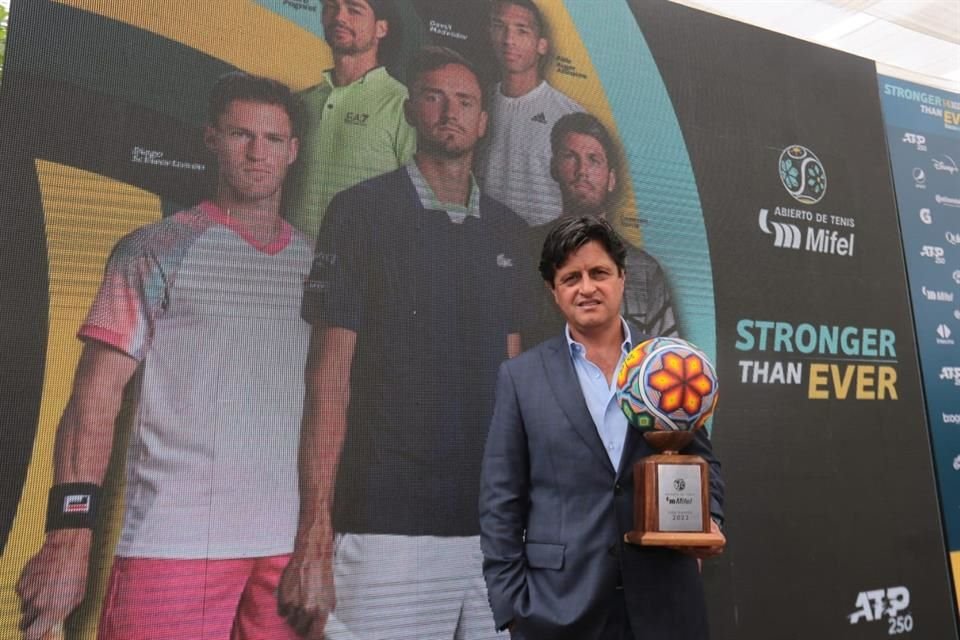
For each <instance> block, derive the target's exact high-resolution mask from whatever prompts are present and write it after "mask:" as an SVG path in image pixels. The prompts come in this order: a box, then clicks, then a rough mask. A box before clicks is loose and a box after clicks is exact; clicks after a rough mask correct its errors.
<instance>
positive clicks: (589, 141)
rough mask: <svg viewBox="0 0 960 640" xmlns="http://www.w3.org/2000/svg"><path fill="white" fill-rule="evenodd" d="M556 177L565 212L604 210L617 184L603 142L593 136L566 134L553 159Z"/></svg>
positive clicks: (596, 211)
mask: <svg viewBox="0 0 960 640" xmlns="http://www.w3.org/2000/svg"><path fill="white" fill-rule="evenodd" d="M551 163H552V165H551V169H552V173H553V178H554V180H556V181H557V183H558V184H559V185H560V192H561V194H562V195H563V204H564V207H565V208H567V209H569V210H568V211H566V212H565V213H568V214H572V213H576V214H593V215H600V214H602V213H604V209H605V206H606V203H607V196H608V195H609V194H610V193H612V192H613V190H614V189H615V188H616V186H617V176H616V174H615V173H614V172H613V170H611V169H610V164H609V162H608V160H607V154H606V152H605V151H604V149H603V145H601V144H600V142H599V141H598V140H597V139H596V138H594V137H593V136H588V135H584V134H582V133H567V134H565V135H564V136H563V139H562V140H561V141H560V145H559V146H558V148H557V152H556V154H555V155H554V156H553V158H552V160H551Z"/></svg>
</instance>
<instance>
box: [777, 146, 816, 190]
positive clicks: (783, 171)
mask: <svg viewBox="0 0 960 640" xmlns="http://www.w3.org/2000/svg"><path fill="white" fill-rule="evenodd" d="M780 182H782V183H783V188H784V189H786V190H787V193H789V194H790V195H791V196H793V197H794V199H795V200H798V201H800V202H802V203H803V204H816V203H818V202H820V200H821V199H823V194H825V193H826V192H827V172H826V171H824V169H823V163H821V162H820V159H819V158H818V157H817V156H816V155H814V153H813V151H810V149H807V148H806V147H801V146H800V145H798V144H795V145H792V146H789V147H787V148H786V149H784V150H783V152H782V153H781V154H780Z"/></svg>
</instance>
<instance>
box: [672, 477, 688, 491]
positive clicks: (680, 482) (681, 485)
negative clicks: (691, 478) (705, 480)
mask: <svg viewBox="0 0 960 640" xmlns="http://www.w3.org/2000/svg"><path fill="white" fill-rule="evenodd" d="M673 488H674V489H676V490H677V491H683V490H684V489H686V488H687V483H686V482H685V481H684V479H683V478H677V479H676V480H674V481H673Z"/></svg>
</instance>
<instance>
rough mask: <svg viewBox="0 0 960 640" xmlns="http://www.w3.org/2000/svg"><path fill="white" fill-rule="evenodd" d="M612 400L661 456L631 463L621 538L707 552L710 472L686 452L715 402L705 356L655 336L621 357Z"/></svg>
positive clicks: (713, 539)
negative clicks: (629, 522)
mask: <svg viewBox="0 0 960 640" xmlns="http://www.w3.org/2000/svg"><path fill="white" fill-rule="evenodd" d="M617 400H618V402H619V404H620V408H621V409H622V410H623V412H624V414H626V416H627V420H628V421H629V422H630V424H631V425H632V426H633V427H636V428H637V429H639V430H641V431H642V432H643V437H644V439H645V440H646V441H647V442H648V443H649V444H650V446H652V447H653V448H654V449H656V450H657V451H659V452H660V453H659V454H657V455H652V456H647V457H646V458H644V459H643V460H641V461H639V462H637V463H636V464H634V466H633V482H634V497H633V523H634V530H633V531H631V532H629V533H627V534H626V535H625V536H624V539H625V540H626V541H627V542H629V543H632V544H639V545H645V546H680V547H712V546H719V545H722V544H723V543H724V540H725V539H724V537H723V535H722V534H719V533H714V532H712V531H711V530H710V468H709V465H708V464H707V462H706V461H705V460H704V459H703V458H701V457H700V456H695V455H684V454H683V453H682V450H683V449H684V448H685V447H686V446H687V445H689V444H690V442H692V441H693V437H694V432H695V431H696V430H697V429H700V428H702V427H703V425H704V423H706V421H707V419H708V418H709V417H710V415H711V414H712V413H713V410H714V408H715V407H716V404H717V374H716V371H715V370H714V368H713V365H712V364H711V363H710V361H709V360H708V359H707V356H706V355H705V354H704V353H703V352H702V351H700V350H699V349H698V348H697V347H695V346H694V345H692V344H690V343H689V342H687V341H685V340H680V339H679V338H654V339H652V340H647V341H646V342H643V343H641V344H640V345H638V346H637V347H636V348H634V349H633V350H632V351H631V352H630V353H629V354H628V355H627V357H626V359H625V360H624V362H623V365H622V366H621V367H620V371H619V372H618V373H617Z"/></svg>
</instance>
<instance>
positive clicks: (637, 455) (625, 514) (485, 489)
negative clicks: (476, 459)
mask: <svg viewBox="0 0 960 640" xmlns="http://www.w3.org/2000/svg"><path fill="white" fill-rule="evenodd" d="M625 256H626V249H625V247H624V245H623V242H622V241H621V240H620V239H619V237H618V236H617V234H616V233H615V232H614V231H613V229H612V227H611V226H610V224H609V223H608V222H607V221H606V220H604V219H602V218H597V217H593V216H578V217H569V218H563V219H561V221H560V222H558V223H557V225H556V226H555V227H554V229H553V230H552V231H551V232H550V234H548V236H547V238H546V240H545V242H544V247H543V252H542V255H541V260H540V273H541V275H542V276H543V279H544V281H545V282H546V283H547V285H548V286H549V287H550V289H551V291H552V293H553V297H554V300H555V301H556V304H557V306H558V307H559V308H560V311H561V312H562V313H563V316H564V317H565V318H566V321H567V326H566V330H565V332H564V335H560V336H557V337H555V338H553V339H551V340H548V341H547V342H544V343H543V344H541V345H540V346H538V347H536V348H535V349H532V350H530V351H527V352H526V353H524V354H523V355H521V356H519V357H517V358H515V359H513V360H510V361H507V362H505V363H504V364H503V365H501V367H500V371H499V374H498V380H497V388H496V406H495V408H494V413H493V419H492V421H491V425H490V432H489V434H488V436H487V443H486V450H485V452H484V458H483V466H482V473H481V487H480V530H481V546H482V550H483V555H484V577H485V578H486V581H487V588H488V592H489V597H490V604H491V606H492V608H493V613H494V618H495V621H496V624H497V627H498V628H500V629H505V628H506V629H510V632H511V636H512V637H513V638H515V639H516V638H528V639H530V638H535V639H539V638H550V639H551V640H561V639H564V638H570V639H571V640H573V639H577V640H587V639H602V640H608V639H610V640H614V639H615V640H634V639H639V638H643V639H644V640H661V639H662V640H668V639H669V640H678V639H686V638H689V639H690V640H694V639H696V640H701V639H703V638H706V637H707V635H708V629H707V616H706V605H705V601H704V594H703V588H702V584H701V581H700V574H699V569H698V563H697V559H698V558H706V557H710V556H713V555H716V554H718V553H720V552H721V551H722V547H709V548H694V549H688V550H686V553H681V552H680V550H679V549H668V548H649V547H638V546H632V545H629V544H627V543H625V542H624V541H623V536H624V533H626V532H627V531H630V530H631V529H632V528H633V494H634V492H633V465H634V463H635V462H637V461H638V460H640V459H641V458H643V457H644V456H647V455H651V454H653V453H655V451H654V450H653V449H651V447H650V446H649V445H648V444H647V443H646V441H645V440H644V439H643V438H642V437H640V434H639V432H638V431H636V430H634V429H628V427H627V421H626V418H625V416H624V415H623V413H622V412H621V411H620V409H619V407H618V406H617V403H616V397H615V390H616V386H615V384H614V383H613V380H614V372H615V371H616V370H617V368H618V366H619V365H620V363H622V361H623V358H624V357H625V356H626V354H627V353H628V352H629V351H630V349H631V348H632V347H633V345H635V344H638V343H639V342H641V341H642V340H644V339H645V337H646V336H644V335H642V334H640V333H639V331H637V329H636V328H632V327H630V326H629V325H628V324H627V323H626V322H625V321H624V320H623V319H622V317H621V316H620V309H621V302H622V298H623V291H624V278H625V271H624V265H625V262H626V259H625ZM685 452H689V453H691V454H696V455H700V456H702V457H703V458H704V459H706V460H707V461H708V462H709V464H710V467H711V471H710V512H711V516H712V521H711V527H712V529H713V530H714V531H719V530H720V525H721V524H722V523H723V481H722V480H721V478H720V474H719V470H720V465H719V463H718V462H717V460H716V458H715V457H714V455H713V452H712V449H711V446H710V441H709V439H708V437H707V435H706V433H705V432H704V431H702V430H701V431H698V432H697V435H696V437H695V439H694V441H693V443H692V444H691V445H690V447H689V448H688V449H686V450H685Z"/></svg>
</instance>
